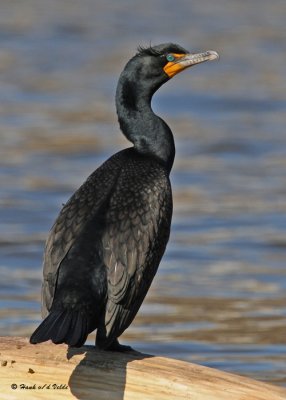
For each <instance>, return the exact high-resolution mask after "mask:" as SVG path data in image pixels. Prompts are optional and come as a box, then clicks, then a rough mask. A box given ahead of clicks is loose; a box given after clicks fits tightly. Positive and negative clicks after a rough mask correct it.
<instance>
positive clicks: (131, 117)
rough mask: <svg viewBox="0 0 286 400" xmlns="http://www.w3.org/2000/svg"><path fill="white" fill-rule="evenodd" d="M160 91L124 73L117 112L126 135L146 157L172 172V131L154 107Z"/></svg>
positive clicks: (173, 147) (119, 88)
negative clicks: (151, 158) (157, 161)
mask: <svg viewBox="0 0 286 400" xmlns="http://www.w3.org/2000/svg"><path fill="white" fill-rule="evenodd" d="M156 89H157V88H153V89H152V88H150V87H149V88H148V87H146V86H144V85H142V84H140V81H136V80H135V79H130V76H125V74H124V72H123V73H122V75H121V77H120V79H119V82H118V86H117V91H116V109H117V115H118V121H119V125H120V128H121V130H122V132H123V134H124V135H125V136H126V137H127V139H128V140H130V141H131V142H132V143H133V144H134V148H135V149H136V150H137V151H138V152H139V153H142V154H146V155H150V156H154V157H156V158H157V159H159V160H160V161H161V162H162V163H164V164H165V166H166V168H167V169H168V170H169V171H170V170H171V168H172V165H173V162H174V157H175V144H174V138H173V134H172V131H171V129H170V128H169V127H168V125H167V124H166V123H165V122H164V121H163V120H162V119H161V118H160V117H158V116H157V115H156V114H154V112H153V110H152V108H151V99H152V95H153V93H154V92H155V91H156Z"/></svg>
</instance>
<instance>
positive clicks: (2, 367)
mask: <svg viewBox="0 0 286 400" xmlns="http://www.w3.org/2000/svg"><path fill="white" fill-rule="evenodd" d="M13 383H14V384H17V386H18V387H17V389H15V390H13V389H12V388H11V384H13ZM21 384H25V385H28V386H31V387H36V389H20V385H21ZM45 384H46V386H45V387H44V388H43V389H40V388H39V387H40V386H43V385H45ZM49 384H50V389H48V388H47V386H48V385H49ZM53 384H57V385H62V386H61V387H62V388H58V389H54V388H53V387H52V385H53ZM34 385H35V386H34ZM65 385H66V386H65ZM65 387H67V388H65ZM0 393H1V399H3V400H6V399H7V400H8V399H9V400H12V399H81V400H85V399H92V400H102V399H106V400H123V399H124V400H139V399H140V400H149V399H150V400H151V399H158V400H179V399H191V400H192V399H193V400H224V399H225V400H286V390H285V389H284V388H279V387H276V386H271V385H268V384H265V383H262V382H258V381H254V380H251V379H248V378H244V377H241V376H238V375H233V374H229V373H225V372H222V371H218V370H215V369H211V368H206V367H202V366H198V365H194V364H190V363H187V362H183V361H178V360H173V359H168V358H164V357H157V356H150V355H146V354H141V353H129V354H119V353H112V352H104V351H99V350H95V348H94V347H92V346H83V347H82V348H80V349H72V350H68V348H67V346H66V345H53V344H51V343H43V344H39V345H30V344H29V343H28V339H26V338H13V337H2V338H0Z"/></svg>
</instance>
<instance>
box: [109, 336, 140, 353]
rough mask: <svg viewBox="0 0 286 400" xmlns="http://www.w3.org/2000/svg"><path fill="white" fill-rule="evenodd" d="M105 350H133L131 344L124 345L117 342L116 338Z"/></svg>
mask: <svg viewBox="0 0 286 400" xmlns="http://www.w3.org/2000/svg"><path fill="white" fill-rule="evenodd" d="M105 350H107V351H119V352H122V353H124V352H126V351H135V350H134V349H133V348H132V347H131V346H125V345H123V344H120V343H119V342H118V339H115V340H114V341H113V342H112V343H111V344H110V345H109V346H108V347H107V348H106V349H105Z"/></svg>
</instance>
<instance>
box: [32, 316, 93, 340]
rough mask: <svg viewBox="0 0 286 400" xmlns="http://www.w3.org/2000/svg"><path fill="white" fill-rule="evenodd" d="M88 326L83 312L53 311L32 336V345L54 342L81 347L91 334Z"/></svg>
mask: <svg viewBox="0 0 286 400" xmlns="http://www.w3.org/2000/svg"><path fill="white" fill-rule="evenodd" d="M88 325H89V324H88V319H87V316H86V314H85V312H83V311H74V310H61V311H51V312H50V314H49V315H48V316H47V317H46V318H45V319H44V321H43V322H42V323H41V324H40V325H39V326H38V328H37V329H36V330H35V332H34V333H33V334H32V336H31V338H30V343H32V344H36V343H42V342H45V341H47V340H52V341H53V343H55V344H59V343H66V344H68V345H69V346H72V347H81V346H82V345H83V344H84V342H85V341H86V338H87V335H88V333H89V330H88Z"/></svg>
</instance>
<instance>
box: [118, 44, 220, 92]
mask: <svg viewBox="0 0 286 400" xmlns="http://www.w3.org/2000/svg"><path fill="white" fill-rule="evenodd" d="M218 57H219V56H218V53H217V52H215V51H212V50H209V51H205V52H202V53H190V52H188V51H187V50H186V49H184V48H183V47H181V46H179V45H177V44H173V43H165V44H160V45H157V46H150V47H146V48H145V47H139V48H138V52H137V54H136V55H135V56H134V57H133V58H132V59H131V60H130V61H129V62H128V64H127V65H126V67H125V71H126V72H127V73H129V74H132V77H133V78H135V80H136V81H137V82H140V81H141V82H144V84H145V85H148V86H149V87H150V88H152V89H153V92H154V91H155V90H157V89H158V88H159V87H160V86H161V85H162V84H163V83H165V82H166V81H167V80H169V79H170V78H173V76H175V75H177V74H178V73H179V72H181V71H183V70H185V69H186V68H189V67H192V66H193V65H196V64H200V63H202V62H205V61H211V60H216V59H218Z"/></svg>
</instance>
